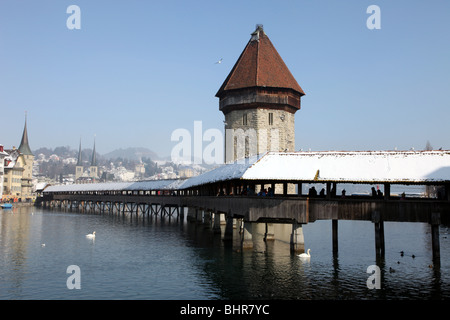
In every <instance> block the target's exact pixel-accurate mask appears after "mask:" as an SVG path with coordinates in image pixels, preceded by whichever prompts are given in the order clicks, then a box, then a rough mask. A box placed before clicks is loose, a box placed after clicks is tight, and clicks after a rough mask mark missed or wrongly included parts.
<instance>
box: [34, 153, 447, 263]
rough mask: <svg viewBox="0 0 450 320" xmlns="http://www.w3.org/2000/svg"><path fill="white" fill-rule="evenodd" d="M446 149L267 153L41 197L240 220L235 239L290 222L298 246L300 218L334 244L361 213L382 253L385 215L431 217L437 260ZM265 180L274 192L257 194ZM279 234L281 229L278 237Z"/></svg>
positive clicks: (245, 242) (79, 205) (216, 222)
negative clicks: (328, 232)
mask: <svg viewBox="0 0 450 320" xmlns="http://www.w3.org/2000/svg"><path fill="white" fill-rule="evenodd" d="M448 168H450V152H448V151H430V152H377V153H375V152H346V153H344V152H335V153H333V152H321V153H320V152H298V153H268V154H266V155H263V156H261V157H255V158H252V159H246V160H243V161H242V163H239V162H235V163H233V164H227V165H223V166H221V167H218V168H217V169H215V170H212V171H210V172H208V173H205V174H203V175H200V176H197V177H194V178H191V179H187V180H156V181H142V182H122V183H97V184H80V185H61V186H51V187H48V188H47V189H46V190H44V197H43V199H42V200H43V205H45V206H61V207H64V208H69V209H77V210H81V211H99V212H109V213H123V214H124V213H131V214H136V215H139V214H141V215H143V216H145V215H153V214H156V215H158V214H159V215H162V216H163V215H168V216H172V215H174V214H177V215H178V216H181V215H182V214H184V210H180V208H188V220H191V221H192V220H193V221H201V222H203V223H212V225H213V226H214V229H215V230H220V224H221V223H222V222H223V223H226V228H225V235H224V236H225V238H226V237H229V236H230V235H231V234H232V229H233V223H234V222H235V221H236V219H238V220H239V221H242V222H243V229H242V246H243V247H252V245H253V239H252V234H253V232H254V230H257V229H259V228H257V226H258V225H257V224H265V226H264V227H265V239H266V240H269V239H275V238H278V235H277V234H275V232H274V230H275V229H277V228H276V225H277V224H291V225H292V228H291V231H290V235H289V237H288V239H290V240H289V241H290V243H291V248H292V250H293V251H304V240H303V233H302V228H301V226H302V224H306V223H310V222H314V221H316V220H332V221H333V222H332V226H333V227H332V230H333V250H335V251H337V242H338V237H337V231H338V220H366V221H371V222H373V223H374V226H375V247H376V254H377V256H383V255H384V228H383V222H384V221H399V222H423V223H429V224H430V225H431V236H432V247H433V258H434V260H435V264H436V263H438V262H439V252H440V249H439V224H440V223H441V220H443V221H444V222H445V221H449V220H450V219H449V215H450V214H449V211H450V201H449V200H450V188H449V186H450V173H449V169H448ZM349 183H351V184H368V185H381V186H382V189H383V193H384V194H383V195H382V196H381V197H372V196H369V195H367V196H352V195H345V196H342V195H341V194H342V193H340V192H338V190H339V189H338V188H339V187H340V186H342V184H349ZM303 184H308V185H311V184H316V185H318V184H320V185H322V186H323V189H324V191H325V193H324V195H323V196H320V195H319V196H310V195H306V194H303V192H302V190H303V187H302V186H303ZM392 185H424V186H429V185H433V186H437V187H438V188H440V189H439V190H440V191H439V194H440V195H439V198H436V197H434V198H424V197H421V198H413V197H408V196H406V197H405V196H400V195H394V194H391V191H390V190H391V186H392ZM269 187H271V188H272V189H273V190H275V194H274V195H265V196H257V195H252V194H251V193H253V192H254V193H255V194H256V193H258V192H259V191H260V190H264V189H265V188H269ZM284 238H286V237H284Z"/></svg>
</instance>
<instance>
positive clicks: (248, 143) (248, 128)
mask: <svg viewBox="0 0 450 320" xmlns="http://www.w3.org/2000/svg"><path fill="white" fill-rule="evenodd" d="M303 95H305V93H304V91H303V89H302V88H301V87H300V85H299V84H298V83H297V81H296V80H295V78H294V77H293V76H292V74H291V72H290V71H289V69H288V68H287V66H286V64H285V63H284V61H283V59H282V58H281V57H280V55H279V54H278V52H277V50H276V49H275V47H274V46H273V44H272V42H271V41H270V39H269V37H268V36H267V35H266V34H265V32H264V29H263V27H262V25H258V26H257V27H256V30H255V31H254V32H253V33H252V34H251V38H250V40H249V42H248V43H247V46H246V47H245V48H244V51H243V52H242V53H241V55H240V57H239V59H238V60H237V62H236V63H235V65H234V67H233V68H232V70H231V72H230V73H229V75H228V77H227V78H226V79H225V81H224V83H223V84H222V86H221V87H220V89H219V91H218V92H217V94H216V97H218V98H219V109H220V110H221V111H222V112H223V114H224V116H225V121H224V123H225V162H230V161H235V160H238V159H241V158H246V157H249V156H252V155H255V154H261V153H264V152H266V151H294V150H295V113H296V112H297V111H298V110H299V109H300V99H301V97H302V96H303Z"/></svg>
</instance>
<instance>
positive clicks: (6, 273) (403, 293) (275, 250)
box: [0, 207, 450, 300]
mask: <svg viewBox="0 0 450 320" xmlns="http://www.w3.org/2000/svg"><path fill="white" fill-rule="evenodd" d="M94 230H95V231H96V238H95V240H91V239H88V238H86V237H85V235H86V234H88V233H92V232H93V231H94ZM303 232H304V237H305V248H310V249H311V256H312V257H311V259H310V261H309V262H305V261H302V260H301V259H299V257H298V256H296V255H292V254H290V252H289V244H287V243H284V242H281V241H271V242H267V243H266V244H265V245H264V248H263V250H261V248H259V249H258V250H250V251H241V250H239V246H238V241H234V242H233V243H232V244H230V243H225V242H223V241H222V240H221V238H220V236H218V235H214V234H213V233H212V231H211V230H208V229H205V228H204V226H202V225H197V224H195V223H190V222H186V218H184V221H179V220H177V219H176V218H172V219H170V220H169V219H168V218H166V219H161V218H160V217H158V218H156V219H155V218H154V217H153V218H152V219H147V218H146V219H142V218H141V217H140V218H136V217H135V216H133V218H130V216H126V217H122V216H118V215H107V214H103V215H101V214H84V213H75V212H61V211H45V210H43V209H39V208H34V207H22V208H14V209H13V210H3V211H2V210H0V299H3V300H10V299H18V300H23V299H32V300H34V299H39V300H41V299H51V300H72V299H121V300H130V299H150V300H215V299H239V300H247V299H269V300H271V299H282V300H293V299H312V300H322V299H339V300H344V299H357V300H361V299H362V300H366V299H367V300H378V299H381V300H389V299H420V300H422V299H449V298H450V250H449V248H450V235H449V229H448V228H447V227H445V226H444V227H441V229H440V243H441V267H440V269H437V268H432V267H430V265H431V264H432V255H431V237H430V230H429V227H428V225H426V224H421V223H385V242H386V256H385V259H384V261H379V262H378V266H379V267H380V268H381V273H382V276H381V289H379V290H376V289H372V290H370V289H368V288H367V285H366V282H367V279H368V277H369V276H370V274H368V273H367V268H368V266H370V265H374V264H377V261H376V259H375V244H374V226H373V224H372V223H370V222H351V221H340V222H339V253H338V255H337V256H335V257H333V254H332V241H331V222H330V221H317V222H314V223H311V224H308V225H305V226H304V227H303ZM235 236H236V237H237V236H238V233H237V231H236V234H235ZM43 244H45V246H44V245H43ZM400 251H404V252H405V255H404V256H403V257H402V256H401V255H400ZM412 255H415V258H413V257H412ZM70 265H76V266H78V267H79V268H80V273H79V275H80V278H79V280H80V281H79V283H80V285H81V289H72V290H69V289H68V287H67V279H68V278H69V277H70V276H71V273H67V268H68V266H70ZM390 268H393V269H394V270H395V272H390V270H391V269H390ZM391 271H392V270H391Z"/></svg>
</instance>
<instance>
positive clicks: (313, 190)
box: [308, 186, 346, 197]
mask: <svg viewBox="0 0 450 320" xmlns="http://www.w3.org/2000/svg"><path fill="white" fill-rule="evenodd" d="M345 192H346V191H345V189H343V190H342V194H341V195H342V197H345ZM308 196H309V197H317V190H316V188H315V187H314V186H312V187H311V188H309V190H308ZM318 196H319V197H325V188H322V190H320V192H319V195H318ZM331 196H332V197H335V196H336V190H335V189H334V187H333V188H332V189H331Z"/></svg>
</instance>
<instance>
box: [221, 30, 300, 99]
mask: <svg viewBox="0 0 450 320" xmlns="http://www.w3.org/2000/svg"><path fill="white" fill-rule="evenodd" d="M251 87H271V88H284V89H292V90H294V91H295V92H297V93H299V94H300V96H303V95H304V94H305V93H304V92H303V89H302V88H301V87H300V85H299V84H298V83H297V81H296V80H295V78H294V76H293V75H292V74H291V72H290V71H289V69H288V67H287V66H286V64H285V63H284V61H283V59H282V58H281V56H280V55H279V54H278V52H277V50H276V49H275V47H274V46H273V44H272V42H271V41H270V39H269V37H268V36H267V35H266V34H265V32H264V30H263V26H262V25H257V27H256V30H255V32H253V33H252V34H251V38H250V41H249V42H248V43H247V46H246V47H245V49H244V51H243V52H242V53H241V55H240V57H239V59H238V60H237V62H236V64H235V65H234V67H233V69H232V70H231V72H230V74H229V75H228V77H227V78H226V79H225V81H224V83H223V84H222V86H221V87H220V89H219V91H218V92H217V94H216V97H219V98H220V97H221V96H222V95H223V93H224V92H225V91H228V90H235V89H243V88H251Z"/></svg>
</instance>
